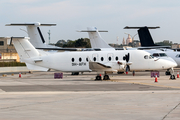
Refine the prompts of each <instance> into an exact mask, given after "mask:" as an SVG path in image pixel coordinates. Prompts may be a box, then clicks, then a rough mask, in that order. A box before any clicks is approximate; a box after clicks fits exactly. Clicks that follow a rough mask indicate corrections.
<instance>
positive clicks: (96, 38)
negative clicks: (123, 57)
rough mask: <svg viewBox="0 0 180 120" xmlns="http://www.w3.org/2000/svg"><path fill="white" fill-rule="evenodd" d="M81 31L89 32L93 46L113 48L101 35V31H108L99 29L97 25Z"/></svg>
mask: <svg viewBox="0 0 180 120" xmlns="http://www.w3.org/2000/svg"><path fill="white" fill-rule="evenodd" d="M80 32H88V34H89V39H90V43H91V47H92V48H112V47H111V46H109V45H108V44H107V43H106V42H105V41H104V39H103V38H102V37H101V35H100V33H99V32H108V31H105V30H99V31H98V30H97V28H96V27H87V30H82V31H80Z"/></svg>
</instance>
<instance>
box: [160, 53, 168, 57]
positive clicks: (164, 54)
mask: <svg viewBox="0 0 180 120" xmlns="http://www.w3.org/2000/svg"><path fill="white" fill-rule="evenodd" d="M159 55H160V57H167V55H166V53H159Z"/></svg>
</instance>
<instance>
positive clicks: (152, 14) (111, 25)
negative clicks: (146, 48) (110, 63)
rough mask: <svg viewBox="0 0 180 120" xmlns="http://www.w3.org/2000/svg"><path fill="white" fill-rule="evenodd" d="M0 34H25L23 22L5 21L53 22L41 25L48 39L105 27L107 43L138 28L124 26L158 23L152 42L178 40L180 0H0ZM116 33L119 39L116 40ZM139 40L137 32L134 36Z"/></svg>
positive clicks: (82, 35) (83, 35)
mask: <svg viewBox="0 0 180 120" xmlns="http://www.w3.org/2000/svg"><path fill="white" fill-rule="evenodd" d="M0 16H1V17H0V27H1V29H0V36H1V37H4V36H28V35H27V33H26V32H24V31H23V30H20V29H24V30H26V27H23V26H21V27H20V26H17V27H13V26H5V24H8V23H32V22H40V23H56V24H57V26H52V27H45V26H44V27H41V31H42V33H43V35H44V38H45V40H46V42H47V43H49V40H48V31H49V30H50V31H51V41H50V42H51V43H56V42H57V41H58V40H62V39H64V40H68V39H70V40H77V39H79V38H88V37H89V36H88V34H87V33H84V32H83V33H81V32H77V30H86V29H87V27H97V28H98V29H99V30H108V32H106V33H101V36H102V38H103V39H104V40H105V41H106V42H107V43H118V44H121V43H122V40H123V38H125V39H126V38H127V34H125V33H128V34H130V35H131V36H134V35H135V34H136V33H137V30H128V29H123V28H124V27H125V26H160V28H159V29H156V30H150V32H151V35H152V37H153V39H154V41H155V42H160V41H163V40H170V41H172V42H173V43H180V0H1V1H0ZM117 37H118V41H117ZM134 39H135V40H139V37H138V35H136V36H135V37H134Z"/></svg>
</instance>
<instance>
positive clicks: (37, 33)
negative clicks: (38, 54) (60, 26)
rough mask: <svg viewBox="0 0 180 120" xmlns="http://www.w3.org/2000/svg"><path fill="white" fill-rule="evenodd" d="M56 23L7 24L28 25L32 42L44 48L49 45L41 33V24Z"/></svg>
mask: <svg viewBox="0 0 180 120" xmlns="http://www.w3.org/2000/svg"><path fill="white" fill-rule="evenodd" d="M55 25H56V24H40V23H39V22H37V23H11V24H6V26H26V27H27V32H28V35H29V37H30V42H31V43H32V44H33V46H34V47H35V48H43V47H48V45H47V44H46V43H45V40H44V37H43V35H42V33H41V30H40V28H39V26H55Z"/></svg>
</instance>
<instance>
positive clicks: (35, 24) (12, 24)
mask: <svg viewBox="0 0 180 120" xmlns="http://www.w3.org/2000/svg"><path fill="white" fill-rule="evenodd" d="M6 26H56V24H41V23H39V22H36V23H11V24H6Z"/></svg>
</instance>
